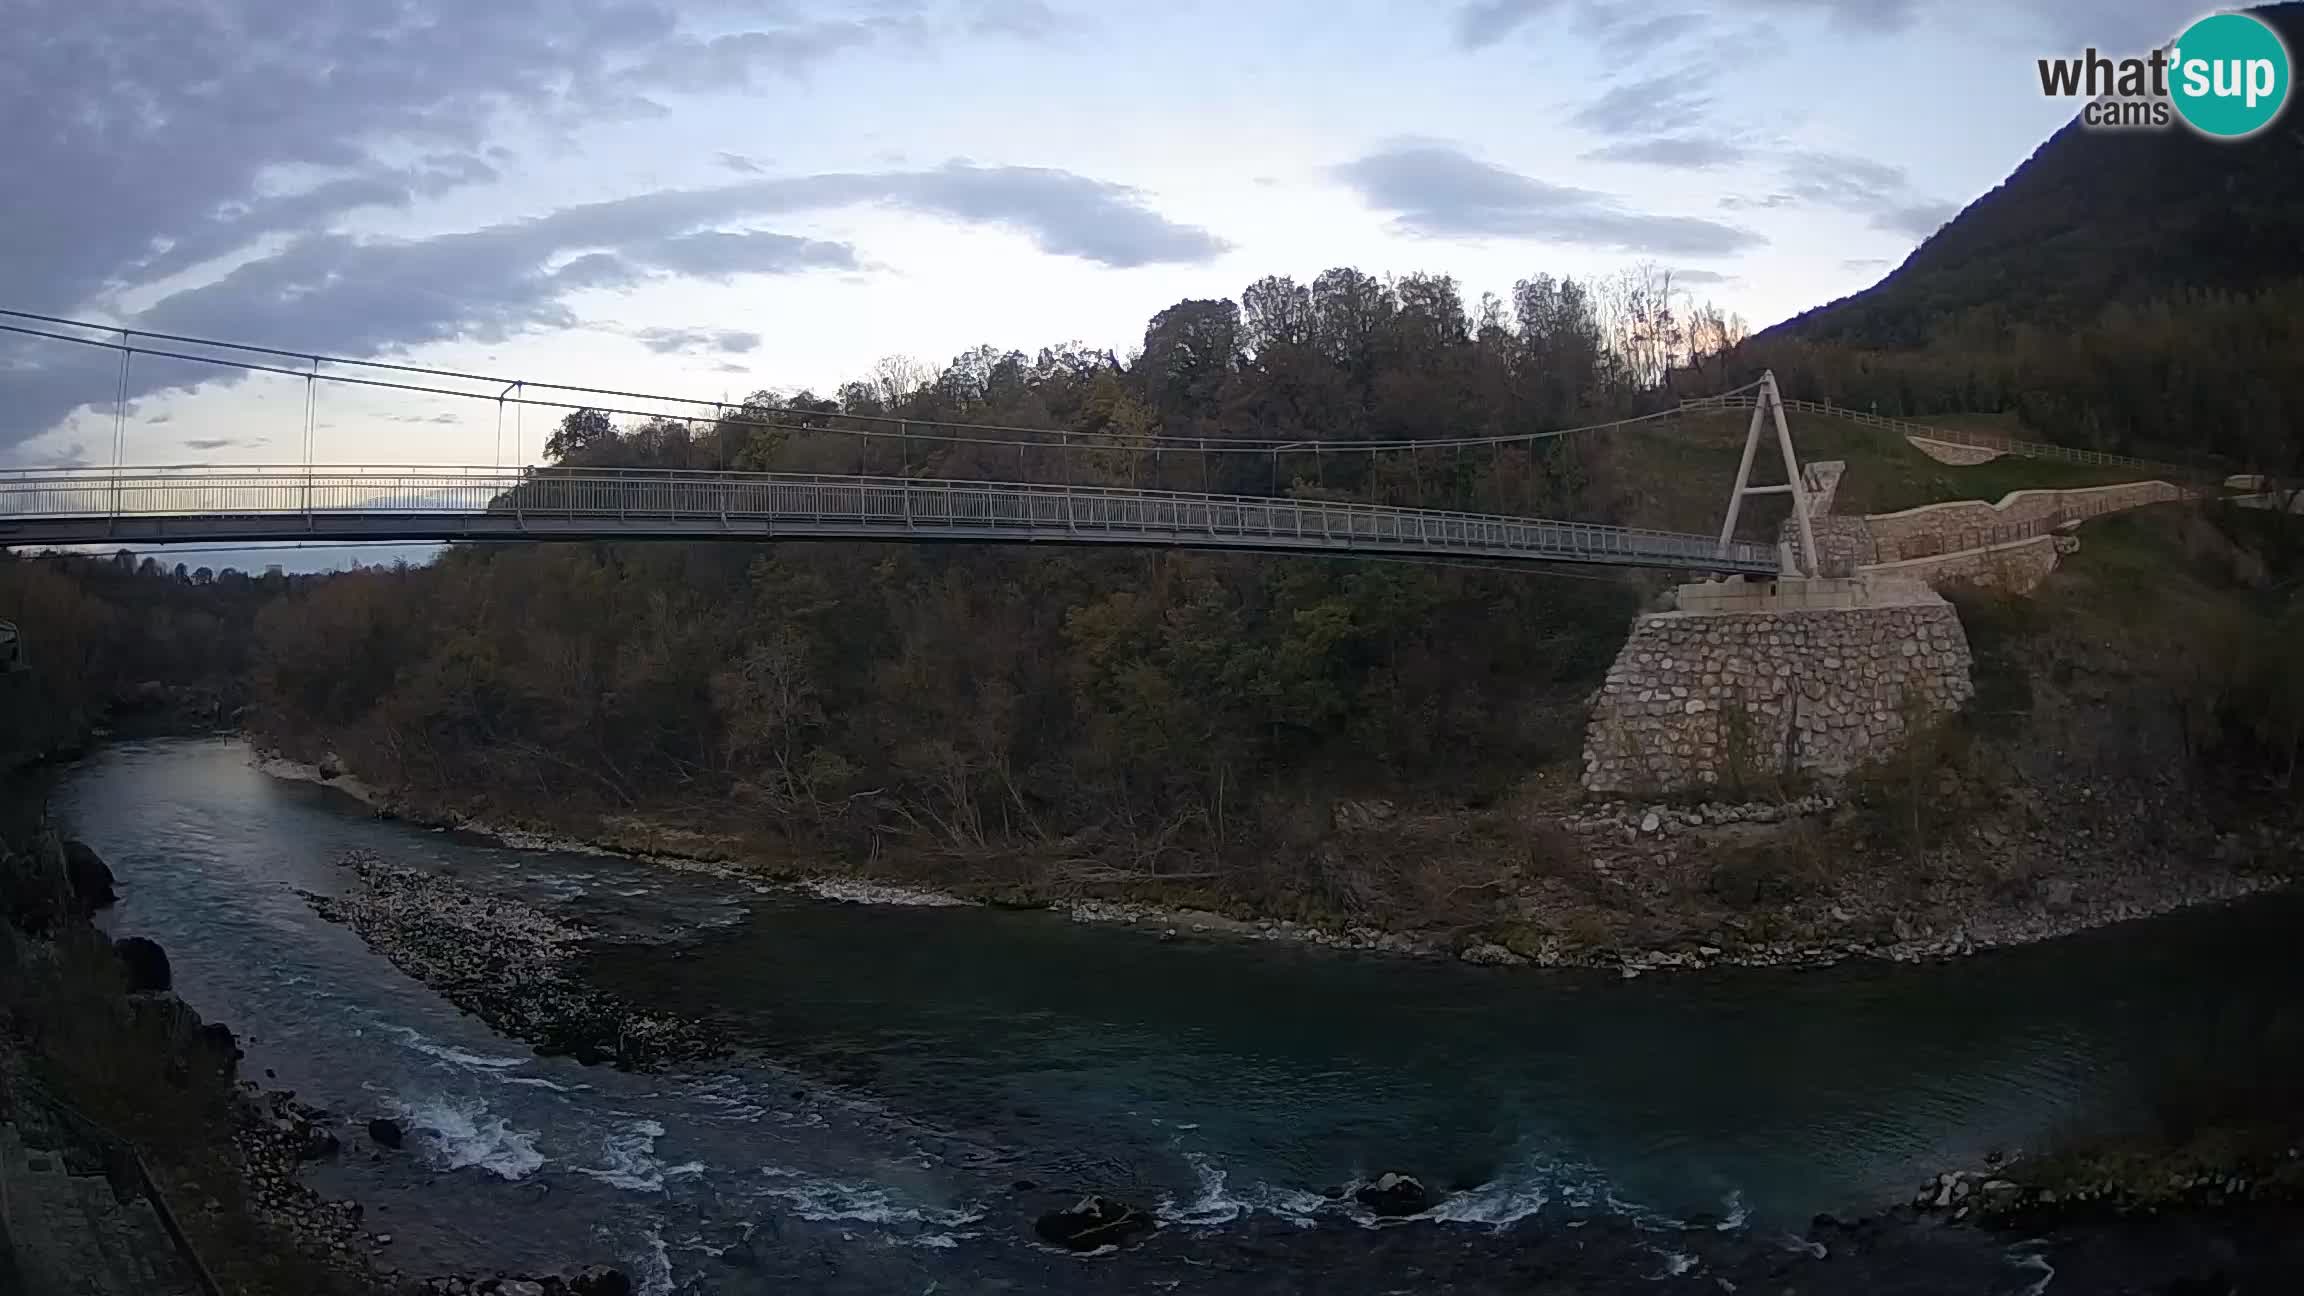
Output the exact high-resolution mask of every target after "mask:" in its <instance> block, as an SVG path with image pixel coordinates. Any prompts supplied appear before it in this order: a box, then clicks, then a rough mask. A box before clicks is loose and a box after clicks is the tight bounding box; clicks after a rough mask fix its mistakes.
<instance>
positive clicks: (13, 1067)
mask: <svg viewBox="0 0 2304 1296" xmlns="http://www.w3.org/2000/svg"><path fill="white" fill-rule="evenodd" d="M44 791H45V789H44V787H42V786H41V785H39V784H36V783H31V782H28V781H26V780H25V779H23V778H22V777H21V776H10V777H7V778H5V779H4V780H0V798H4V799H5V800H6V801H7V803H8V805H9V807H10V810H9V813H8V814H7V815H6V816H5V822H4V824H0V1205H4V1206H5V1208H6V1209H5V1210H0V1280H6V1283H7V1284H15V1285H9V1286H8V1290H10V1291H17V1290H23V1291H26V1292H27V1293H29V1294H30V1296H43V1293H46V1292H49V1291H58V1292H61V1291H64V1290H70V1291H72V1292H74V1293H88V1294H92V1296H176V1294H177V1293H183V1294H184V1296H194V1294H195V1293H196V1292H197V1291H198V1290H200V1287H199V1284H200V1283H202V1282H206V1281H211V1280H212V1281H215V1282H218V1283H221V1284H222V1285H223V1287H224V1288H225V1289H226V1290H229V1291H236V1292H248V1293H256V1294H263V1296H269V1294H272V1293H278V1294H279V1296H289V1294H291V1293H293V1294H294V1296H387V1294H389V1296H408V1294H409V1293H413V1292H418V1291H422V1292H425V1293H434V1292H439V1293H450V1292H454V1293H486V1292H492V1291H497V1290H503V1291H507V1292H538V1293H547V1294H548V1296H629V1293H630V1292H631V1291H632V1285H631V1283H630V1281H629V1279H628V1278H626V1277H625V1276H624V1275H623V1274H622V1273H620V1272H617V1271H614V1270H612V1269H608V1268H604V1267H589V1268H584V1269H580V1270H572V1271H570V1272H568V1273H566V1274H535V1275H521V1274H506V1273H503V1272H496V1273H471V1274H460V1275H441V1274H433V1275H429V1276H427V1275H420V1274H415V1273H408V1272H404V1271H403V1270H402V1269H401V1267H400V1266H399V1265H398V1264H397V1263H396V1262H395V1253H394V1251H393V1250H392V1249H391V1244H392V1242H393V1238H392V1235H391V1234H390V1232H388V1231H386V1230H384V1229H379V1228H377V1227H375V1226H374V1225H373V1224H372V1223H370V1222H368V1221H366V1220H364V1218H363V1216H364V1212H363V1209H362V1206H361V1204H360V1203H359V1202H358V1201H356V1200H354V1199H351V1198H349V1197H345V1196H341V1195H329V1194H325V1193H322V1192H321V1191H318V1190H316V1189H314V1188H313V1187H311V1186H309V1185H308V1184H307V1183H306V1182H305V1181H304V1172H305V1170H306V1169H307V1168H309V1167H313V1166H317V1165H322V1164H326V1163H331V1162H335V1161H338V1160H339V1159H341V1158H344V1157H348V1156H351V1155H355V1148H356V1149H357V1151H358V1152H361V1153H366V1154H368V1155H371V1156H383V1155H389V1154H390V1150H391V1149H393V1148H396V1147H397V1141H396V1137H395V1138H392V1139H389V1140H385V1141H380V1140H379V1135H384V1134H387V1133H388V1132H389V1131H387V1130H386V1128H385V1127H386V1126H389V1125H390V1122H371V1123H370V1124H369V1125H368V1126H367V1127H365V1130H364V1133H365V1136H363V1133H361V1132H355V1129H354V1128H353V1127H354V1126H355V1125H358V1124H359V1122H358V1121H357V1119H348V1118H346V1117H345V1116H344V1115H342V1114H340V1113H335V1112H331V1111H328V1110H326V1109H323V1108H320V1107H316V1106H313V1105H310V1104H307V1103H303V1102H299V1101H297V1099H296V1095H295V1094H294V1093H293V1092H292V1091H289V1090H285V1089H267V1088H265V1087H264V1086H262V1085H261V1084H259V1083H258V1082H257V1081H255V1080H253V1079H243V1078H241V1077H240V1075H239V1069H240V1068H239V1064H240V1061H241V1059H242V1057H243V1056H244V1054H243V1052H242V1050H241V1048H240V1047H239V1041H238V1040H237V1039H236V1037H235V1035H234V1032H233V1031H232V1030H231V1029H230V1028H229V1027H227V1026H225V1025H223V1024H222V1023H217V1022H209V1021H206V1020H204V1019H203V1018H202V1016H201V1014H200V1013H199V1012H198V1011H196V1010H195V1009H194V1008H193V1007H192V1006H191V1005H190V1004H188V1003H186V1002H185V1001H184V1000H183V999H181V998H179V997H178V996H177V995H176V994H175V993H174V991H173V989H172V985H171V980H172V974H171V970H170V963H169V960H168V958H167V954H166V951H165V950H164V949H163V948H162V947H161V946H160V945H158V944H156V943H154V942H151V941H149V940H145V939H143V938H140V937H138V938H131V939H127V940H124V941H121V942H118V943H115V942H114V941H112V940H110V939H109V938H108V937H107V936H106V935H105V934H104V933H103V932H102V931H100V930H98V929H97V928H96V927H95V926H94V924H93V919H94V918H95V917H96V916H97V915H98V914H99V913H100V912H101V911H102V910H105V909H107V908H109V907H110V906H111V905H113V904H114V903H115V899H116V897H115V892H114V885H115V880H114V878H113V875H112V873H111V871H110V870H109V868H107V867H106V866H105V864H104V862H103V861H102V859H101V858H100V857H98V856H97V855H96V854H95V852H93V851H92V850H90V849H89V848H88V847H86V846H85V845H84V844H81V843H79V842H77V841H64V840H61V839H59V838H57V837H56V836H55V835H53V834H52V833H50V832H48V831H46V830H45V829H44V828H42V827H40V826H39V823H40V820H41V819H42V815H41V813H40V810H39V807H38V802H39V800H40V799H41V798H42V796H43V794H44ZM269 1074H270V1073H269V1072H267V1075H268V1076H269ZM67 1099H68V1101H67ZM90 1184H95V1185H100V1186H97V1187H90V1186H88V1185H90ZM107 1203H110V1204H107ZM27 1229H30V1230H32V1231H29V1232H27V1231H26V1230H27ZM52 1282H63V1283H65V1284H66V1285H65V1286H63V1287H51V1286H50V1285H49V1284H50V1283H52ZM505 1284H510V1285H508V1286H507V1285H505ZM522 1284H526V1285H522Z"/></svg>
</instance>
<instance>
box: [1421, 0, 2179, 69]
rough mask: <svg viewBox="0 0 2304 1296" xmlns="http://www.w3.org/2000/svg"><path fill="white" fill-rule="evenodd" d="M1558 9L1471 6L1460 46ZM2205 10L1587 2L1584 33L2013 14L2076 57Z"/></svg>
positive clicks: (2172, 27)
mask: <svg viewBox="0 0 2304 1296" xmlns="http://www.w3.org/2000/svg"><path fill="white" fill-rule="evenodd" d="M1559 7H1560V4H1559V0H1471V3H1467V4H1463V5H1460V6H1458V7H1457V9H1456V10H1455V13H1454V15H1453V18H1452V25H1453V27H1454V36H1455V41H1456V44H1457V46H1458V47H1459V48H1462V49H1467V50H1478V49H1484V48H1486V47H1488V46H1491V45H1494V44H1496V43H1498V42H1500V41H1502V40H1504V39H1505V38H1506V37H1508V36H1511V35H1512V34H1513V33H1514V32H1516V31H1518V30H1520V29H1521V28H1522V27H1525V26H1527V25H1528V24H1530V23H1532V22H1534V21H1536V20H1537V19H1540V18H1544V17H1547V16H1549V15H1551V14H1552V13H1553V12H1554V11H1556V10H1557V9H1558V8H1559ZM2202 9H2203V6H2202V5H2201V4H2200V3H2199V0H2092V2H2091V3H2086V4H2077V3H2074V0H1716V3H1714V4H1713V5H1712V6H1711V8H1710V10H1709V11H1708V12H1703V13H1675V14H1666V15H1656V14H1653V13H1652V12H1650V10H1649V6H1648V5H1647V4H1645V3H1641V2H1638V0H1583V3H1582V6H1581V9H1580V11H1579V14H1578V19H1579V29H1580V30H1581V31H1583V32H1585V33H1586V34H1588V35H1591V36H1593V37H1594V38H1596V39H1597V40H1599V42H1600V43H1601V45H1602V46H1603V48H1605V49H1608V50H1609V51H1611V52H1612V53H1615V54H1617V55H1618V56H1619V57H1627V58H1637V56H1638V55H1639V54H1640V53H1641V52H1642V51H1643V50H1648V49H1653V48H1655V47H1657V46H1659V45H1663V44H1666V43H1668V42H1670V41H1672V40H1675V39H1677V38H1679V37H1682V36H1688V35H1704V36H1706V37H1707V39H1710V38H1711V37H1712V36H1713V35H1714V34H1715V33H1716V32H1717V29H1718V28H1719V27H1720V26H1721V25H1723V24H1726V23H1733V22H1738V21H1744V20H1746V19H1748V18H1749V17H1750V16H1752V15H1755V14H1757V15H1776V14H1792V15H1797V14H1810V15H1821V16H1823V17H1825V18H1827V19H1829V20H1830V21H1831V23H1832V24H1833V25H1834V26H1836V27H1840V28H1842V29H1845V30H1849V31H1856V32H1868V33H1875V34H1878V33H1893V32H1900V31H1903V30H1905V29H1907V28H1909V27H1911V26H1912V25H1913V24H1914V23H1915V22H1917V21H1918V20H1919V18H1920V16H1921V15H1922V14H1923V13H1924V12H1927V11H1930V10H1935V11H1939V12H1943V13H1946V14H1947V15H1948V16H1950V17H1951V18H1953V19H1954V20H1961V19H1965V18H1966V17H1968V16H1970V15H1981V14H1990V15H1992V16H1994V17H1997V16H1999V15H2000V14H2003V13H2005V12H2007V11H2009V10H2014V11H2016V12H2018V13H2021V14H2024V15H2026V16H2028V17H2029V18H2030V19H2031V20H2032V21H2033V23H2034V24H2035V25H2036V26H2038V27H2039V29H2040V30H2041V31H2042V32H2044V33H2045V34H2047V35H2048V36H2050V37H2051V38H2053V39H2056V40H2058V41H2062V42H2065V43H2067V44H2069V45H2071V47H2072V52H2075V53H2077V52H2078V50H2079V49H2080V47H2081V46H2083V45H2088V44H2093V45H2096V46H2098V47H2099V48H2103V49H2107V50H2111V49H2134V50H2143V49H2146V48H2149V47H2150V46H2152V45H2156V44H2158V43H2160V42H2162V41H2164V40H2166V39H2167V38H2168V37H2170V36H2173V35H2175V34H2176V32H2177V31H2179V30H2181V29H2182V27H2183V26H2184V24H2185V23H2186V22H2188V21H2190V20H2191V19H2193V18H2196V17H2198V16H2199V15H2200V13H2201V12H2202Z"/></svg>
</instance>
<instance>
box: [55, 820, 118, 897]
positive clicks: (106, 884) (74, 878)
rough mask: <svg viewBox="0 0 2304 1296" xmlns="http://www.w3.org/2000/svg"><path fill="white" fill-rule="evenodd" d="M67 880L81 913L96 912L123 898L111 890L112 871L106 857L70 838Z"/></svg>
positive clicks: (65, 873) (66, 854)
mask: <svg viewBox="0 0 2304 1296" xmlns="http://www.w3.org/2000/svg"><path fill="white" fill-rule="evenodd" d="M64 877H65V880H66V881H68V882H70V883H71V884H72V894H73V896H74V897H75V898H76V899H78V900H79V902H80V908H81V910H82V912H85V913H94V912H96V911H97V910H98V909H103V908H106V907H108V906H109V905H111V903H112V902H113V901H115V900H117V899H119V898H120V897H119V896H118V895H117V894H116V893H115V892H114V891H113V890H112V886H113V878H112V870H111V869H110V868H109V867H107V866H106V865H105V863H104V857H103V856H101V855H98V854H97V853H96V852H95V851H94V850H91V849H90V848H89V846H88V843H86V842H84V841H80V840H78V839H77V838H67V839H66V840H65V842H64Z"/></svg>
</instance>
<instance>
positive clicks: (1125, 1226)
mask: <svg viewBox="0 0 2304 1296" xmlns="http://www.w3.org/2000/svg"><path fill="white" fill-rule="evenodd" d="M1150 1227H1152V1218H1151V1217H1150V1216H1148V1215H1146V1214H1145V1213H1144V1212H1142V1211H1140V1210H1137V1209H1136V1208H1135V1207H1133V1206H1130V1205H1128V1204H1126V1203H1125V1202H1116V1201H1114V1200H1112V1199H1111V1198H1109V1197H1106V1196H1103V1195H1101V1194H1097V1193H1091V1194H1089V1195H1088V1196H1086V1197H1083V1198H1081V1199H1080V1200H1079V1201H1077V1202H1074V1203H1073V1204H1072V1205H1070V1206H1067V1207H1065V1208H1064V1209H1063V1210H1055V1211H1050V1212H1048V1213H1047V1214H1045V1215H1042V1216H1041V1217H1040V1220H1039V1222H1038V1223H1036V1224H1034V1225H1033V1226H1032V1231H1033V1232H1035V1233H1038V1234H1039V1235H1040V1240H1041V1241H1043V1242H1048V1243H1052V1244H1054V1245H1056V1246H1060V1247H1064V1248H1065V1249H1067V1250H1071V1251H1093V1250H1095V1249H1096V1248H1098V1247H1101V1246H1116V1245H1118V1244H1120V1243H1122V1242H1124V1241H1126V1240H1127V1239H1128V1237H1129V1235H1131V1234H1133V1233H1137V1232H1140V1231H1142V1230H1144V1229H1148V1228H1150Z"/></svg>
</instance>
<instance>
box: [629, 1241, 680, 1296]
mask: <svg viewBox="0 0 2304 1296" xmlns="http://www.w3.org/2000/svg"><path fill="white" fill-rule="evenodd" d="M647 1240H648V1250H647V1253H646V1254H644V1255H643V1256H641V1257H640V1259H639V1260H638V1261H636V1262H635V1263H634V1264H633V1266H632V1268H633V1269H634V1270H636V1271H637V1272H638V1274H639V1284H638V1286H639V1291H640V1296H672V1289H673V1282H672V1248H670V1247H668V1246H666V1245H664V1226H663V1225H661V1224H651V1225H649V1226H648V1233H647Z"/></svg>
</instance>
